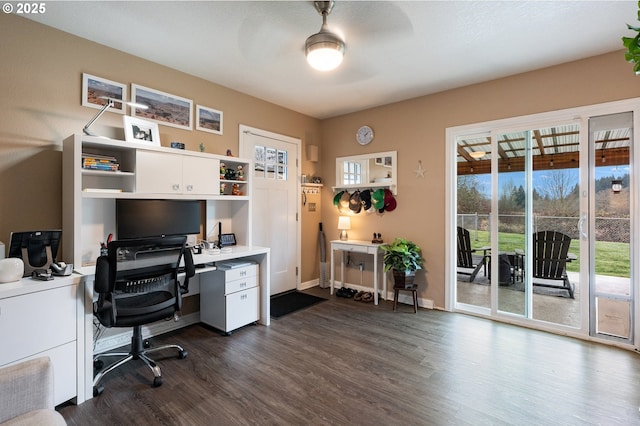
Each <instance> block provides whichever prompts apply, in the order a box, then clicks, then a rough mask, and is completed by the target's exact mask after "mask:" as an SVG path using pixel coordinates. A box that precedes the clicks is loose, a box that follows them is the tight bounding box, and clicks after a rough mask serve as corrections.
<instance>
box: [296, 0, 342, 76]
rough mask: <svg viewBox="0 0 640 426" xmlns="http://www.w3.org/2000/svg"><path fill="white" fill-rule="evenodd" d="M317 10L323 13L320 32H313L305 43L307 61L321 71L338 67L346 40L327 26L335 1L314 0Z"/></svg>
mask: <svg viewBox="0 0 640 426" xmlns="http://www.w3.org/2000/svg"><path fill="white" fill-rule="evenodd" d="M313 4H314V6H315V8H316V10H317V11H318V13H319V14H320V15H322V27H320V32H318V33H316V34H313V35H312V36H310V37H309V38H307V41H306V42H305V45H304V51H305V54H306V56H307V62H309V65H311V66H312V67H313V68H315V69H317V70H319V71H331V70H333V69H336V68H337V67H338V66H339V65H340V64H341V63H342V59H343V58H344V47H345V45H344V41H342V39H341V38H340V37H339V36H338V35H336V34H334V33H332V32H331V31H330V30H329V27H328V26H327V16H329V14H331V11H332V10H333V6H334V5H335V1H314V2H313Z"/></svg>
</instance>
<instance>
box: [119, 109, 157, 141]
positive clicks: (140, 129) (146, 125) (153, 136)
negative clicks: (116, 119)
mask: <svg viewBox="0 0 640 426" xmlns="http://www.w3.org/2000/svg"><path fill="white" fill-rule="evenodd" d="M122 119H123V122H124V139H125V140H126V141H127V142H138V143H147V144H149V145H155V146H160V132H159V130H158V124H157V123H154V122H152V121H147V120H142V119H140V118H136V117H129V116H127V115H125V116H124V117H122Z"/></svg>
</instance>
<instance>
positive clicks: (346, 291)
mask: <svg viewBox="0 0 640 426" xmlns="http://www.w3.org/2000/svg"><path fill="white" fill-rule="evenodd" d="M356 293H357V292H356V291H355V290H354V289H351V288H346V287H342V288H341V289H340V290H338V291H336V296H337V297H346V298H347V299H349V298H351V297H353V296H355V294H356Z"/></svg>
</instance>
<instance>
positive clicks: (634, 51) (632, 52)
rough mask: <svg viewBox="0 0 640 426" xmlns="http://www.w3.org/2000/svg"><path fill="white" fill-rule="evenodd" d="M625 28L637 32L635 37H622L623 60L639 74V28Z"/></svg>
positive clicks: (630, 26) (631, 26)
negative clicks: (624, 50)
mask: <svg viewBox="0 0 640 426" xmlns="http://www.w3.org/2000/svg"><path fill="white" fill-rule="evenodd" d="M638 21H640V1H639V2H638ZM627 28H628V29H630V30H633V31H635V32H637V33H638V34H636V36H635V37H622V44H623V45H624V47H625V48H626V49H627V51H626V52H625V54H624V58H625V59H626V60H627V62H631V63H633V71H634V72H635V73H636V74H640V27H634V26H633V25H629V24H627Z"/></svg>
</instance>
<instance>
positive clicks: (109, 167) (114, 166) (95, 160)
mask: <svg viewBox="0 0 640 426" xmlns="http://www.w3.org/2000/svg"><path fill="white" fill-rule="evenodd" d="M82 168H83V169H89V170H104V171H110V172H117V171H118V170H120V164H119V163H118V160H117V159H116V158H115V157H111V156H109V155H99V154H89V153H82Z"/></svg>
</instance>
